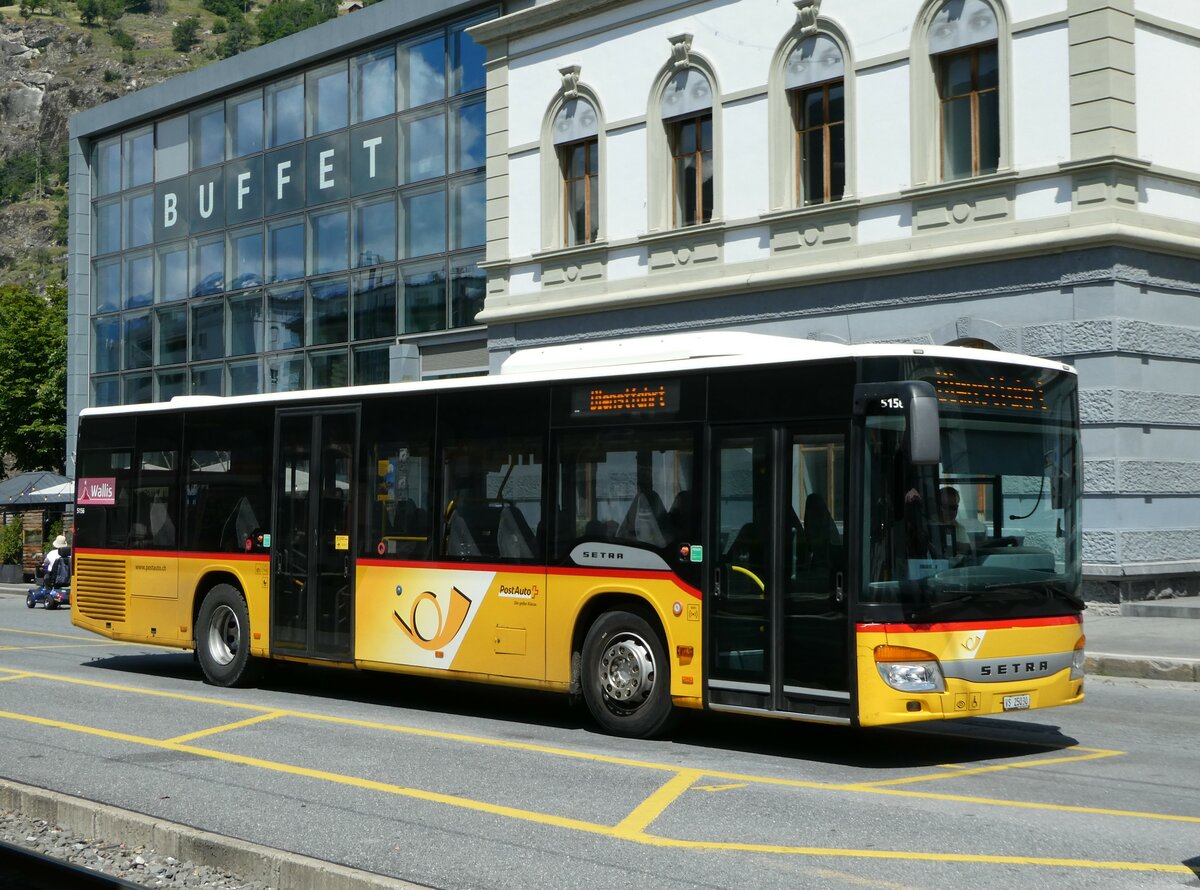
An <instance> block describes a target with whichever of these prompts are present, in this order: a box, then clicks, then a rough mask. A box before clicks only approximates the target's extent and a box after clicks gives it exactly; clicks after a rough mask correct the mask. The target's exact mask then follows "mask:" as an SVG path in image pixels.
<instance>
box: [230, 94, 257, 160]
mask: <svg viewBox="0 0 1200 890" xmlns="http://www.w3.org/2000/svg"><path fill="white" fill-rule="evenodd" d="M226 114H227V116H228V118H229V156H230V157H231V158H240V157H244V156H245V155H249V154H254V153H255V152H256V151H262V148H263V97H262V93H259V92H255V93H252V94H251V95H249V96H240V97H238V98H236V99H230V100H229V104H228V110H227V112H226Z"/></svg>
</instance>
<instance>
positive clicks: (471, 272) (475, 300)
mask: <svg viewBox="0 0 1200 890" xmlns="http://www.w3.org/2000/svg"><path fill="white" fill-rule="evenodd" d="M486 295H487V273H486V272H484V271H483V270H482V269H480V268H479V265H478V263H476V262H467V263H464V262H461V261H460V262H455V263H454V264H453V265H452V266H451V267H450V315H451V319H450V325H451V327H456V328H459V327H465V326H467V325H472V324H475V316H476V315H478V314H479V313H480V312H482V311H483V299H484V297H485V296H486Z"/></svg>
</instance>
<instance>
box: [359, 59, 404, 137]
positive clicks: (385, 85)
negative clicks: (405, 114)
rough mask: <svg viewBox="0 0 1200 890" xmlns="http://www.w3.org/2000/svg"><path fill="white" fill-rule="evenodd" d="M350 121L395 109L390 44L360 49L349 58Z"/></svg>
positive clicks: (388, 112) (394, 83) (393, 65)
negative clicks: (352, 113)
mask: <svg viewBox="0 0 1200 890" xmlns="http://www.w3.org/2000/svg"><path fill="white" fill-rule="evenodd" d="M350 76H351V79H352V81H353V83H352V89H353V93H354V103H353V108H354V120H353V123H356V124H357V123H361V122H362V121H369V120H372V119H373V118H377V117H383V116H384V115H387V114H391V113H392V112H394V111H395V110H396V53H395V50H393V49H392V48H391V47H388V48H387V49H383V50H377V51H375V52H370V53H363V54H362V55H361V56H359V57H358V58H356V59H352V60H351V62H350Z"/></svg>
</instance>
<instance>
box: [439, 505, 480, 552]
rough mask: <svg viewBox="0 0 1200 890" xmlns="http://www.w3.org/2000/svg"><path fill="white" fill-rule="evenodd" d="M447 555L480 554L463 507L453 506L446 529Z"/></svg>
mask: <svg viewBox="0 0 1200 890" xmlns="http://www.w3.org/2000/svg"><path fill="white" fill-rule="evenodd" d="M446 555H447V556H480V555H482V554H481V553H480V551H479V545H478V544H477V543H476V542H475V536H474V535H473V534H472V533H471V527H470V526H469V525H468V524H467V520H466V517H465V516H463V511H462V509H461V508H458V507H455V508H452V512H451V513H450V519H449V520H448V527H447V529H446Z"/></svg>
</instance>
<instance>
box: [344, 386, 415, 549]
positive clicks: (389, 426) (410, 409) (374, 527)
mask: <svg viewBox="0 0 1200 890" xmlns="http://www.w3.org/2000/svg"><path fill="white" fill-rule="evenodd" d="M432 405H433V403H432V401H429V402H424V403H422V402H418V401H413V402H409V403H406V406H405V410H404V412H403V414H402V415H400V414H398V413H397V412H396V411H395V408H394V406H392V405H389V404H387V403H379V402H372V401H366V402H364V403H363V414H362V457H361V459H360V461H359V465H360V467H361V470H360V488H359V498H358V500H359V533H358V539H359V542H360V543H359V556H362V557H367V558H370V559H394V560H423V559H429V558H430V557H431V556H433V511H432V510H431V506H432V501H433V467H432V441H433V429H432V416H433V410H432Z"/></svg>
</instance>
